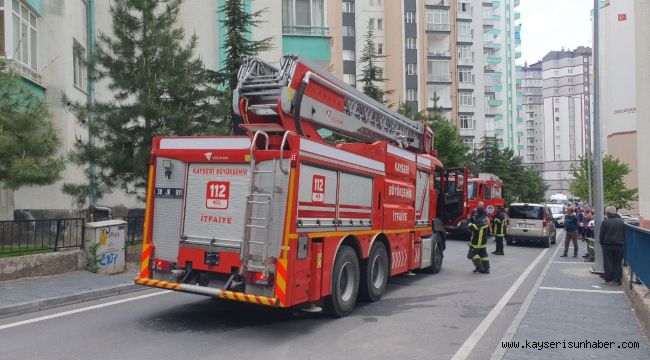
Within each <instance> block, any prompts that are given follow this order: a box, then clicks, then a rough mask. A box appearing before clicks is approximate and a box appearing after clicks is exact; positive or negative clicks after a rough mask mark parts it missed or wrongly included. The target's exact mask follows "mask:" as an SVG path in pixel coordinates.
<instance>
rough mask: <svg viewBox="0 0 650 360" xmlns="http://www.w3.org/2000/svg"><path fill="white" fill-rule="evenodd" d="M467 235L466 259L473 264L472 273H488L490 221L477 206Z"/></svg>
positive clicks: (483, 210) (482, 209)
mask: <svg viewBox="0 0 650 360" xmlns="http://www.w3.org/2000/svg"><path fill="white" fill-rule="evenodd" d="M468 228H469V231H470V235H469V243H468V245H469V252H468V254H467V257H468V258H470V259H471V260H472V263H473V264H474V268H475V269H474V272H475V273H476V272H478V273H481V274H489V273H490V259H489V258H488V253H487V237H488V232H489V231H490V219H489V218H488V216H487V213H486V212H485V209H484V208H482V207H481V206H479V208H478V209H477V211H476V215H475V216H472V217H471V218H470V224H469V226H468Z"/></svg>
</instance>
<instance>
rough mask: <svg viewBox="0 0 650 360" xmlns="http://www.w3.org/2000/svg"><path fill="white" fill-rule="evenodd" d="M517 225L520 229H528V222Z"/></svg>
mask: <svg viewBox="0 0 650 360" xmlns="http://www.w3.org/2000/svg"><path fill="white" fill-rule="evenodd" d="M519 227H520V228H522V229H528V224H519Z"/></svg>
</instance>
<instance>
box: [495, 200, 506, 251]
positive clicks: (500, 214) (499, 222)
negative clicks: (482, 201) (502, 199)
mask: <svg viewBox="0 0 650 360" xmlns="http://www.w3.org/2000/svg"><path fill="white" fill-rule="evenodd" d="M492 222H493V224H492V228H493V229H494V241H495V242H496V243H497V249H496V250H495V251H493V252H492V254H494V255H503V238H504V237H505V236H506V212H505V210H504V209H502V208H499V209H498V210H497V216H495V217H494V220H492Z"/></svg>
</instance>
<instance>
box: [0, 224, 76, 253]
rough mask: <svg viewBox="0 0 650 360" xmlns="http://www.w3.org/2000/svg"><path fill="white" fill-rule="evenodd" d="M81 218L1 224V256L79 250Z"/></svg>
mask: <svg viewBox="0 0 650 360" xmlns="http://www.w3.org/2000/svg"><path fill="white" fill-rule="evenodd" d="M84 225H85V220H84V219H83V218H70V219H47V220H16V221H0V255H4V254H19V253H36V252H47V251H56V250H60V249H66V248H82V247H83V240H84V231H85V226H84Z"/></svg>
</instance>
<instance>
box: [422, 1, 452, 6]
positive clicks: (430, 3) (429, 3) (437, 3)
mask: <svg viewBox="0 0 650 360" xmlns="http://www.w3.org/2000/svg"><path fill="white" fill-rule="evenodd" d="M449 2H450V0H426V1H425V2H424V6H438V7H449V6H450V4H449Z"/></svg>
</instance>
